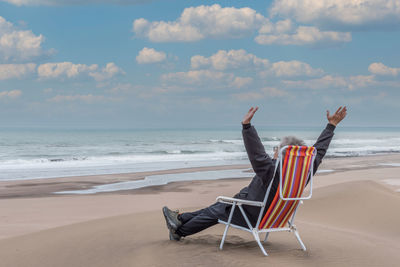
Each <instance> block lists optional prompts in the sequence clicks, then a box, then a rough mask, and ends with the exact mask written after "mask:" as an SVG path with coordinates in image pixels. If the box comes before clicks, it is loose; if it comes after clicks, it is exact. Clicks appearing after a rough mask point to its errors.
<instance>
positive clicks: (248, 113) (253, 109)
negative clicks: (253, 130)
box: [242, 107, 258, 124]
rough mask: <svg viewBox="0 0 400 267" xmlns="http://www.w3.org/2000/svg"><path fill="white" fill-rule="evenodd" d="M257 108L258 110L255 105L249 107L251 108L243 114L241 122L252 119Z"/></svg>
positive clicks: (244, 122)
mask: <svg viewBox="0 0 400 267" xmlns="http://www.w3.org/2000/svg"><path fill="white" fill-rule="evenodd" d="M257 110H258V107H256V108H253V107H251V108H250V109H249V112H247V114H246V115H244V118H243V120H242V124H248V123H250V121H251V119H252V118H253V116H254V113H256V111H257Z"/></svg>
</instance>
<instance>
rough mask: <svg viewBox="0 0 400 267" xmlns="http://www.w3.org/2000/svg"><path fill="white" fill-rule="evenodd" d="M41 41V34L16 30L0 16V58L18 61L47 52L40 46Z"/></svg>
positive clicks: (42, 38) (42, 39)
mask: <svg viewBox="0 0 400 267" xmlns="http://www.w3.org/2000/svg"><path fill="white" fill-rule="evenodd" d="M43 41H44V37H43V35H41V34H40V35H35V34H34V33H33V32H32V31H30V30H18V29H16V28H15V27H14V25H13V24H12V23H11V22H8V21H6V20H5V19H4V18H3V17H1V16H0V60H3V61H13V62H20V61H26V60H31V59H34V58H37V57H40V56H43V55H46V54H49V53H50V52H46V51H44V50H43V48H42V43H43Z"/></svg>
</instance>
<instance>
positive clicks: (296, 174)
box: [259, 146, 317, 229]
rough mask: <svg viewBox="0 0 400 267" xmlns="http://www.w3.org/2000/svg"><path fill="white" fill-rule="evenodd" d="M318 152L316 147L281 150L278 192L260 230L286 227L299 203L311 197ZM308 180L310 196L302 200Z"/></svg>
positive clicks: (289, 147) (285, 148) (295, 147)
mask: <svg viewBox="0 0 400 267" xmlns="http://www.w3.org/2000/svg"><path fill="white" fill-rule="evenodd" d="M316 151H317V150H316V149H315V148H314V147H307V146H285V147H283V148H282V149H281V150H280V156H279V165H280V175H279V176H280V179H279V186H278V190H277V192H276V193H275V196H274V199H273V201H272V202H271V205H270V206H269V208H268V210H267V212H266V213H265V215H264V217H263V218H262V220H261V222H260V224H259V229H267V228H281V227H285V225H286V223H287V222H288V220H289V219H290V217H291V216H292V214H293V212H294V211H295V210H296V208H297V206H298V204H299V201H300V200H301V199H309V198H310V197H311V193H312V176H313V163H314V158H315V155H316ZM308 179H310V182H311V189H310V195H309V196H308V197H305V198H304V197H303V198H302V197H301V195H302V193H303V191H304V188H305V187H306V185H307V181H308ZM266 199H267V197H266Z"/></svg>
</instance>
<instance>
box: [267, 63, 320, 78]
mask: <svg viewBox="0 0 400 267" xmlns="http://www.w3.org/2000/svg"><path fill="white" fill-rule="evenodd" d="M268 72H271V73H273V74H274V75H275V76H277V77H295V76H318V75H321V74H323V70H322V69H314V68H312V67H311V66H310V65H309V64H307V63H304V62H301V61H297V60H292V61H279V62H275V63H273V64H272V66H271V68H270V69H269V71H268Z"/></svg>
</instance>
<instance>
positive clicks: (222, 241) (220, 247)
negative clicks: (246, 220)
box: [219, 224, 229, 250]
mask: <svg viewBox="0 0 400 267" xmlns="http://www.w3.org/2000/svg"><path fill="white" fill-rule="evenodd" d="M228 228H229V224H227V225H226V226H225V231H224V235H223V236H222V240H221V244H219V249H220V250H222V249H223V248H224V242H225V238H226V234H227V233H228Z"/></svg>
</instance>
